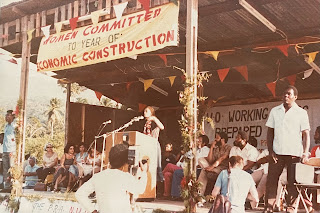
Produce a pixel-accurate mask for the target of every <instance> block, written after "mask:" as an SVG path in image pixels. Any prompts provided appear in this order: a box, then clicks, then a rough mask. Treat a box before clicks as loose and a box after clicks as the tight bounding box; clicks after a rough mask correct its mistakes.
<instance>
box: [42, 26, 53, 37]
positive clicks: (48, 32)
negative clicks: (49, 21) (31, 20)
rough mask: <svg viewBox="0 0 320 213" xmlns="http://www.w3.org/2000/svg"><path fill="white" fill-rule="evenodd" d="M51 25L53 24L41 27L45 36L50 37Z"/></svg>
mask: <svg viewBox="0 0 320 213" xmlns="http://www.w3.org/2000/svg"><path fill="white" fill-rule="evenodd" d="M50 27H51V25H48V26H44V27H41V30H42V33H43V35H44V37H45V38H49V35H50Z"/></svg>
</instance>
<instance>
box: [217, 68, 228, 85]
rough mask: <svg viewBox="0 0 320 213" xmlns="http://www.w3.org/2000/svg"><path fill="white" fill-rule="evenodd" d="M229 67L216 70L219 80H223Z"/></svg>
mask: <svg viewBox="0 0 320 213" xmlns="http://www.w3.org/2000/svg"><path fill="white" fill-rule="evenodd" d="M229 70H230V68H225V69H219V70H217V72H218V75H219V78H220V81H221V82H223V81H224V79H225V78H226V76H227V75H228V72H229Z"/></svg>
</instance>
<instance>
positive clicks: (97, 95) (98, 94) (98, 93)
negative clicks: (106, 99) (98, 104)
mask: <svg viewBox="0 0 320 213" xmlns="http://www.w3.org/2000/svg"><path fill="white" fill-rule="evenodd" d="M94 93H96V97H97V98H98V99H99V101H101V97H102V93H101V92H97V91H94Z"/></svg>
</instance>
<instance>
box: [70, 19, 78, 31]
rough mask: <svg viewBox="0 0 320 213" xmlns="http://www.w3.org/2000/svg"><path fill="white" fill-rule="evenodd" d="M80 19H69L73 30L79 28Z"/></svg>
mask: <svg viewBox="0 0 320 213" xmlns="http://www.w3.org/2000/svg"><path fill="white" fill-rule="evenodd" d="M78 19H79V17H74V18H71V19H69V23H70V27H71V30H74V29H76V28H77V22H78Z"/></svg>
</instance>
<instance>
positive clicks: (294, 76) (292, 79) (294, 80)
mask: <svg viewBox="0 0 320 213" xmlns="http://www.w3.org/2000/svg"><path fill="white" fill-rule="evenodd" d="M287 79H288V81H289V84H290V85H291V86H294V84H295V83H296V79H297V74H294V75H290V76H288V77H287Z"/></svg>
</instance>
